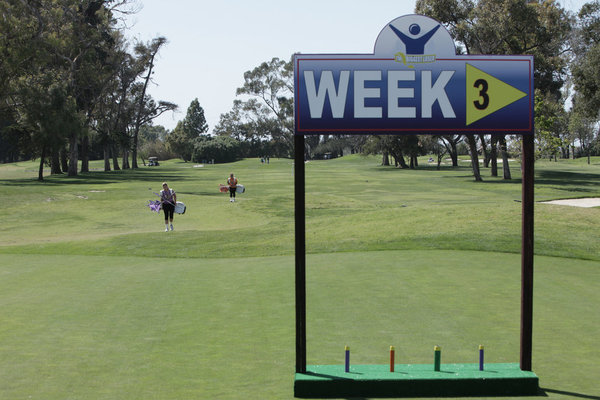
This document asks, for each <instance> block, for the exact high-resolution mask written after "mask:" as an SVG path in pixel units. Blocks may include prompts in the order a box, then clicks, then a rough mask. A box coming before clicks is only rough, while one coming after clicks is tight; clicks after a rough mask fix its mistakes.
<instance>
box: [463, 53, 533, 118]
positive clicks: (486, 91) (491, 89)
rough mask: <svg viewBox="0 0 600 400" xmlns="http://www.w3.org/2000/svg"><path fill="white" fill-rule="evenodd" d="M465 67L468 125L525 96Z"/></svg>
mask: <svg viewBox="0 0 600 400" xmlns="http://www.w3.org/2000/svg"><path fill="white" fill-rule="evenodd" d="M466 65H467V83H466V85H467V88H466V90H467V93H466V94H467V96H466V97H467V121H466V124H467V125H470V124H472V123H473V122H475V121H479V120H480V119H481V118H484V117H487V116H488V115H490V114H493V113H495V112H496V111H498V110H500V109H501V108H504V107H506V106H507V105H509V104H511V103H514V102H515V101H517V100H519V99H521V98H523V97H525V96H527V93H524V92H522V91H520V90H519V89H516V88H514V87H512V86H510V85H509V84H507V83H504V82H502V81H501V80H500V79H498V78H494V77H493V76H492V75H490V74H487V73H485V72H483V71H482V70H480V69H477V68H475V67H474V66H472V65H469V64H466Z"/></svg>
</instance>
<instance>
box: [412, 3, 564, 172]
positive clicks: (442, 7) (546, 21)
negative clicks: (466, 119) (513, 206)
mask: <svg viewBox="0 0 600 400" xmlns="http://www.w3.org/2000/svg"><path fill="white" fill-rule="evenodd" d="M416 12H418V13H421V14H425V15H429V16H431V17H433V18H435V19H437V20H438V21H440V22H441V23H443V24H444V25H445V26H446V27H447V28H448V30H449V32H450V34H451V35H452V36H453V37H454V39H455V40H456V41H457V42H458V45H459V46H458V51H459V52H462V51H464V52H466V53H467V54H531V55H533V56H534V57H535V64H534V68H535V70H534V81H535V87H536V89H538V90H539V91H540V93H542V94H543V95H546V94H548V95H552V96H553V98H554V99H555V100H558V99H559V98H560V96H561V92H560V89H561V88H562V86H563V84H564V80H565V76H566V66H567V57H566V52H567V50H568V45H567V43H568V41H567V38H568V35H569V33H570V30H571V23H572V20H571V18H570V17H569V15H568V13H567V12H566V11H565V10H564V9H563V8H562V7H561V6H560V5H559V4H558V3H557V2H555V1H553V0H529V1H523V0H479V1H476V0H418V1H417V3H416ZM469 141H470V139H469ZM499 142H500V144H501V146H502V147H505V146H503V145H502V144H503V143H505V142H506V140H505V138H499ZM472 144H473V143H469V147H472ZM471 154H472V155H473V154H474V152H473V151H471ZM503 154H504V153H503ZM472 163H473V165H475V160H473V159H472ZM503 163H504V171H505V174H504V178H505V179H509V177H510V173H509V172H510V170H509V169H508V157H506V158H504V157H503ZM507 172H508V173H507Z"/></svg>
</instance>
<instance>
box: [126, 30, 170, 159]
mask: <svg viewBox="0 0 600 400" xmlns="http://www.w3.org/2000/svg"><path fill="white" fill-rule="evenodd" d="M166 43H167V39H166V38H165V37H162V36H160V37H157V38H155V39H153V40H152V41H151V42H150V43H149V44H148V45H144V44H141V43H138V44H137V45H136V46H135V53H136V54H137V55H138V64H139V71H140V74H141V73H142V72H143V71H146V76H145V77H143V84H142V86H141V90H140V91H139V93H138V100H137V109H136V113H135V119H134V123H133V138H132V151H131V155H132V160H131V166H132V168H137V167H138V165H137V149H138V135H139V131H140V127H141V126H142V125H143V124H146V123H148V122H150V121H151V120H153V119H154V118H157V117H158V116H159V115H161V114H163V113H164V112H166V111H173V110H176V109H177V105H176V104H174V103H170V102H167V101H159V102H158V104H157V103H155V102H154V101H153V100H152V99H151V98H150V97H149V96H147V95H146V91H147V89H148V84H149V83H150V80H151V77H152V74H153V73H154V72H153V71H152V70H153V69H154V62H155V59H156V55H157V54H158V52H159V50H160V49H161V47H162V46H164V45H165V44H166Z"/></svg>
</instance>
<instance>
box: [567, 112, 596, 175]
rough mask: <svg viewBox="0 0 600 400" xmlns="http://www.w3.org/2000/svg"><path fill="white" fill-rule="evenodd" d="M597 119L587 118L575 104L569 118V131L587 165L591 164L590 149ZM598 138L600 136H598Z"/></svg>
mask: <svg viewBox="0 0 600 400" xmlns="http://www.w3.org/2000/svg"><path fill="white" fill-rule="evenodd" d="M596 123H597V119H595V118H593V119H592V118H589V117H587V115H586V113H585V112H584V111H581V110H580V108H579V107H578V106H577V103H575V107H573V109H572V110H571V113H570V118H569V131H570V132H571V133H572V135H573V138H574V140H576V141H578V142H579V144H580V146H581V151H582V152H583V153H584V154H586V156H587V163H588V164H590V163H591V149H592V145H593V142H594V139H595V133H596V128H595V126H596ZM599 136H600V135H599Z"/></svg>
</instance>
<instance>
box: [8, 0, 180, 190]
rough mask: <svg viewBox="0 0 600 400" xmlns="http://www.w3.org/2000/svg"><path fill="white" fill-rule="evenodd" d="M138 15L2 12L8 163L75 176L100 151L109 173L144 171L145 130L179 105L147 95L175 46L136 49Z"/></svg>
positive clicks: (70, 8)
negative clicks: (128, 36) (133, 34)
mask: <svg viewBox="0 0 600 400" xmlns="http://www.w3.org/2000/svg"><path fill="white" fill-rule="evenodd" d="M130 12H133V10H132V9H131V8H130V7H128V2H127V0H118V1H117V0H83V1H75V0H49V1H25V0H23V1H19V0H8V1H3V2H1V3H0V161H2V162H11V161H17V160H19V159H28V158H38V159H39V160H40V163H39V165H40V166H39V173H38V178H39V179H40V180H43V170H44V166H45V165H49V166H50V168H51V171H52V173H62V172H67V173H68V175H70V176H72V175H77V173H78V171H77V168H78V161H79V160H80V161H81V172H87V171H89V159H90V147H91V146H92V145H93V147H94V148H96V149H97V148H100V149H101V153H102V155H101V157H103V158H104V161H105V170H111V163H112V168H113V169H115V170H117V169H121V168H130V167H131V168H137V159H138V154H137V153H138V144H139V133H140V129H141V128H142V127H143V126H146V125H148V124H150V123H151V121H152V120H153V119H154V118H156V117H157V116H159V115H160V114H162V113H164V112H165V111H169V110H174V109H176V108H177V106H176V105H175V104H173V103H170V102H167V101H155V100H154V99H152V98H151V96H149V95H148V93H147V88H148V85H149V83H150V82H151V79H152V73H153V68H154V65H155V58H156V55H157V54H158V52H159V51H160V49H161V47H163V46H164V45H165V44H166V42H167V40H166V38H164V37H157V38H155V39H153V40H151V41H150V42H149V43H141V42H139V43H133V44H130V43H128V42H127V41H126V40H125V37H124V32H123V28H121V27H120V25H121V24H120V21H121V19H122V17H123V16H124V15H126V14H127V13H130ZM96 155H97V154H96ZM119 157H121V164H120V165H119ZM130 158H131V164H130V163H129V159H130Z"/></svg>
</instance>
